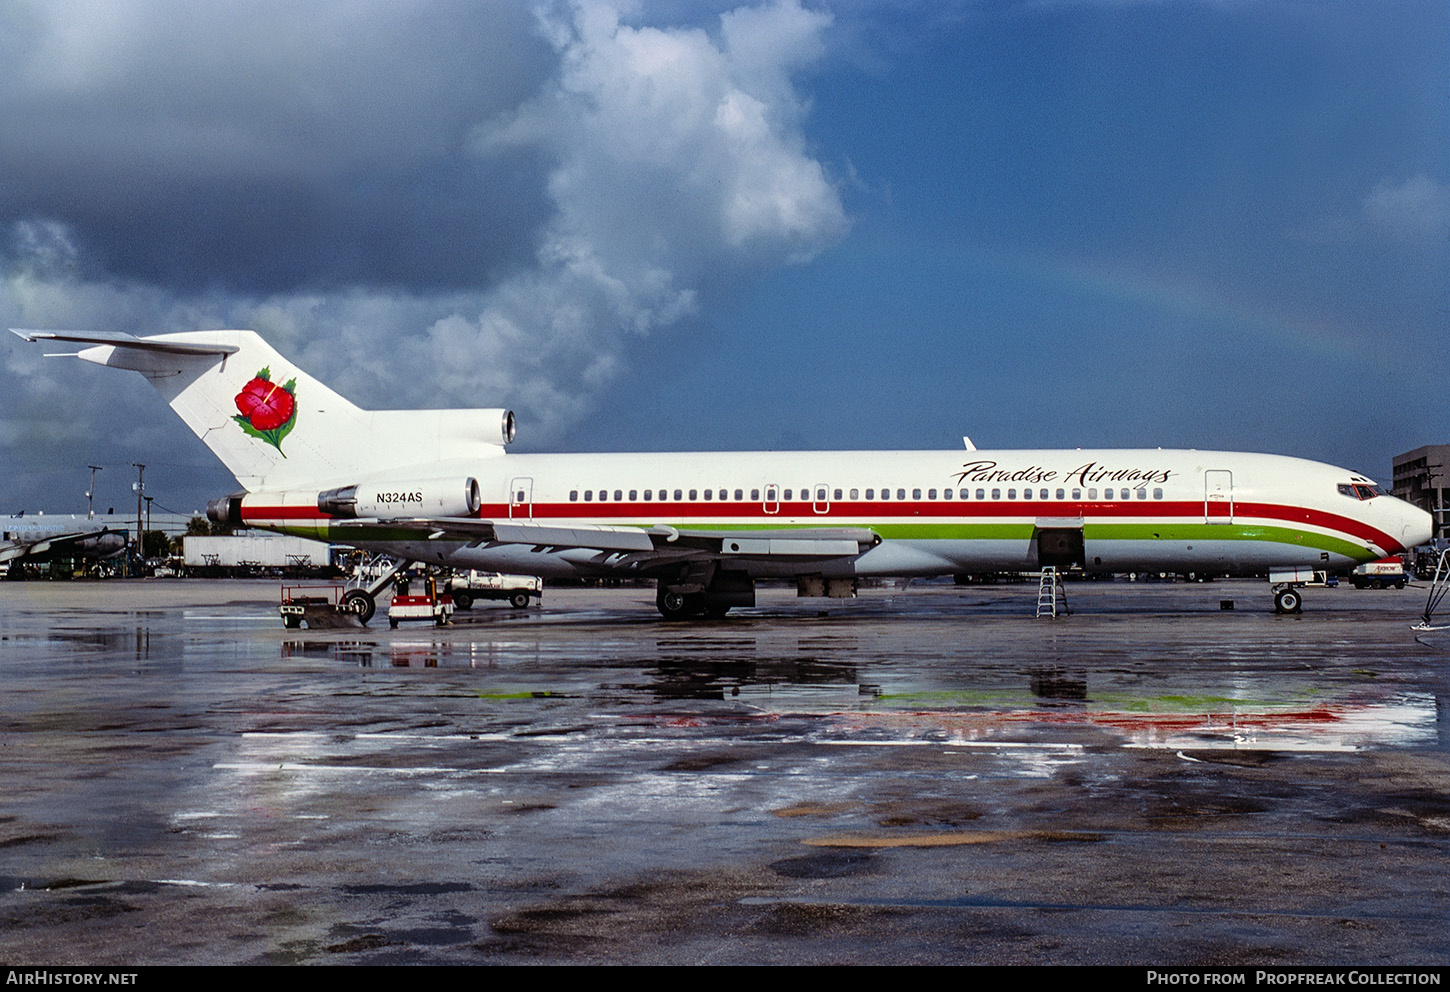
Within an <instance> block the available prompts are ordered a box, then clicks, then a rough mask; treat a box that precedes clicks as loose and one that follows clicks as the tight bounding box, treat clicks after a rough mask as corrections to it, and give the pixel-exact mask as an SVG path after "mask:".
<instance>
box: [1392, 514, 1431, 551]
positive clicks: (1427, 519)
mask: <svg viewBox="0 0 1450 992" xmlns="http://www.w3.org/2000/svg"><path fill="white" fill-rule="evenodd" d="M1404 521H1405V522H1404V528H1403V531H1402V536H1401V538H1400V543H1401V544H1403V545H1404V546H1405V547H1407V548H1413V547H1415V546H1417V545H1420V544H1429V543H1430V538H1431V537H1432V536H1433V535H1434V533H1435V518H1434V517H1432V516H1430V514H1428V513H1426V512H1425V511H1424V510H1422V509H1420V508H1419V507H1418V506H1415V505H1414V504H1412V503H1406V504H1405V512H1404Z"/></svg>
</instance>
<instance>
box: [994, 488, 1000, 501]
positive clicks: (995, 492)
mask: <svg viewBox="0 0 1450 992" xmlns="http://www.w3.org/2000/svg"><path fill="white" fill-rule="evenodd" d="M992 498H993V499H1001V498H1002V490H1000V489H993V490H992Z"/></svg>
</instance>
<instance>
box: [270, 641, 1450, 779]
mask: <svg viewBox="0 0 1450 992" xmlns="http://www.w3.org/2000/svg"><path fill="white" fill-rule="evenodd" d="M732 647H733V648H734V650H727V651H723V652H722V655H724V656H725V657H727V658H733V659H734V660H725V661H720V660H712V659H709V658H701V657H686V656H683V655H682V656H679V657H673V658H672V657H670V656H669V655H668V654H666V655H665V656H663V657H662V658H658V659H652V660H648V661H632V662H630V663H629V664H628V665H618V664H616V667H611V669H610V671H611V673H612V674H613V675H615V676H616V677H617V678H618V680H619V681H618V684H617V686H615V687H613V688H612V689H605V690H601V689H594V690H592V692H591V694H599V693H601V692H602V693H609V694H612V693H618V694H620V695H625V696H637V697H638V699H639V700H640V701H641V702H643V703H657V702H659V701H661V700H672V699H698V700H729V701H731V702H733V703H738V704H739V706H740V707H741V710H740V712H738V713H737V714H736V716H737V717H738V718H739V719H741V720H743V721H752V722H753V721H754V720H758V719H759V718H760V717H762V716H764V715H777V716H781V715H787V714H789V715H794V716H805V717H809V718H814V719H817V720H819V721H820V722H819V725H818V727H817V729H816V730H815V731H814V736H815V737H816V739H817V740H818V741H819V742H820V743H830V744H841V745H856V746H928V747H948V748H950V747H967V748H971V747H981V748H989V749H990V748H1025V749H1028V750H1031V749H1034V748H1036V749H1042V748H1048V749H1056V750H1058V751H1062V752H1064V753H1066V752H1072V751H1076V750H1080V749H1081V748H1082V747H1086V746H1090V745H1094V744H1100V743H1102V737H1103V736H1106V737H1108V738H1111V739H1116V741H1117V743H1118V744H1119V745H1120V746H1123V747H1136V748H1160V749H1166V750H1174V751H1196V750H1205V751H1207V750H1220V749H1232V750H1268V751H1321V752H1324V751H1354V750H1358V749H1361V748H1364V747H1371V746H1379V747H1403V746H1415V745H1424V744H1427V743H1433V741H1434V740H1435V736H1436V734H1437V733H1438V730H1437V716H1438V711H1437V708H1436V703H1435V697H1434V695H1433V694H1431V693H1427V692H1403V691H1398V690H1395V689H1393V688H1391V687H1387V686H1385V687H1381V686H1360V685H1340V684H1338V683H1337V682H1336V681H1335V680H1334V679H1333V678H1324V677H1322V676H1321V675H1320V674H1318V673H1313V672H1310V673H1305V674H1302V675H1301V674H1297V673H1295V674H1285V673H1283V672H1276V673H1274V674H1272V675H1270V676H1265V677H1262V678H1259V677H1253V676H1247V677H1246V676H1245V675H1244V674H1243V673H1242V672H1237V673H1231V674H1226V673H1223V672H1207V673H1196V674H1193V675H1190V676H1185V675H1184V673H1183V672H1182V671H1174V672H1172V673H1171V676H1172V678H1171V681H1172V682H1173V683H1174V684H1175V686H1178V685H1181V684H1182V683H1183V682H1184V681H1185V680H1187V681H1189V682H1190V683H1191V686H1192V687H1191V689H1190V690H1188V691H1185V690H1184V689H1182V688H1175V689H1174V690H1173V691H1168V690H1167V688H1166V685H1165V691H1164V692H1162V693H1161V694H1158V695H1150V694H1147V693H1144V692H1142V691H1141V689H1134V688H1132V687H1129V686H1126V685H1123V684H1119V682H1118V680H1116V679H1115V678H1114V676H1113V674H1111V673H1103V674H1101V675H1094V676H1092V677H1091V678H1090V677H1089V676H1088V675H1087V673H1086V672H1074V671H1065V670H1063V669H1060V668H1053V667H1037V668H1032V669H1030V670H1028V671H1026V672H1024V675H1023V683H1024V684H1023V687H1022V688H1021V689H1020V690H1013V689H1010V688H1002V687H1000V676H999V674H994V675H993V676H992V682H993V686H992V687H991V688H983V689H971V688H953V689H943V688H930V689H906V690H905V691H894V690H892V689H891V688H886V687H883V686H882V685H881V684H877V683H871V682H863V681H861V679H862V677H863V676H864V677H869V672H863V671H862V669H861V666H858V665H857V664H853V663H849V662H834V661H828V660H821V659H817V658H812V657H808V656H804V655H795V656H792V657H786V658H784V659H782V660H759V659H752V658H749V657H741V654H740V652H739V650H738V648H739V646H738V645H736V646H732ZM546 653H547V651H546V649H545V648H544V646H543V645H541V643H540V642H537V641H527V640H521V641H517V642H467V641H453V640H429V639H417V640H413V639H397V640H390V641H387V642H382V643H379V642H374V641H353V640H344V641H328V640H320V639H319V640H315V641H308V640H294V641H285V642H283V644H282V657H284V658H300V657H312V658H324V659H328V660H332V661H338V662H342V663H345V664H349V665H357V666H360V667H363V668H403V669H406V668H436V669H460V670H461V669H475V670H492V671H494V672H495V673H497V672H509V671H516V672H517V673H518V678H519V680H520V684H519V686H518V688H517V689H512V690H509V691H503V692H491V693H481V698H486V699H493V700H504V699H524V698H529V697H535V698H542V697H547V696H550V695H555V694H556V693H555V692H554V691H553V690H551V689H549V688H546V687H530V686H532V685H534V684H535V683H537V682H539V681H540V679H541V676H540V675H539V674H538V672H539V671H540V670H541V669H543V668H546V667H547V661H548V659H547V658H546V657H544V654H546ZM747 654H748V651H747ZM617 662H618V660H616V663H617ZM1215 675H1222V676H1223V677H1224V678H1225V679H1226V680H1227V681H1228V683H1229V684H1226V685H1221V684H1217V683H1215V681H1214V678H1215ZM1162 680H1163V681H1164V682H1165V683H1166V682H1168V681H1170V679H1169V673H1165V674H1164V676H1163V679H1162ZM1133 682H1134V683H1135V684H1136V683H1139V682H1141V678H1134V679H1133ZM570 694H573V693H572V692H571V693H570ZM620 716H621V718H627V719H629V720H631V721H632V722H639V721H640V720H644V721H645V722H648V720H650V719H653V717H651V716H649V714H647V713H641V714H633V715H630V714H627V713H621V714H620ZM713 717H714V719H716V720H722V719H723V720H726V721H728V720H729V719H730V716H729V715H728V714H725V713H718V712H717V713H714V714H713ZM659 719H662V720H665V721H667V722H668V721H677V720H678V714H675V713H673V712H671V713H667V714H663V715H661V716H659ZM1044 733H1046V735H1047V736H1049V737H1051V738H1052V740H1051V741H1047V740H1044Z"/></svg>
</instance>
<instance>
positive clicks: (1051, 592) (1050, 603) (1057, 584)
mask: <svg viewBox="0 0 1450 992" xmlns="http://www.w3.org/2000/svg"><path fill="white" fill-rule="evenodd" d="M1059 613H1066V614H1069V615H1070V614H1071V613H1072V610H1070V609H1068V608H1067V590H1066V589H1064V588H1063V587H1062V575H1061V574H1060V573H1059V572H1058V571H1057V566H1056V565H1048V566H1047V567H1046V568H1044V569H1043V570H1042V578H1041V579H1039V580H1038V582H1037V615H1038V616H1039V617H1055V616H1057V615H1058V614H1059Z"/></svg>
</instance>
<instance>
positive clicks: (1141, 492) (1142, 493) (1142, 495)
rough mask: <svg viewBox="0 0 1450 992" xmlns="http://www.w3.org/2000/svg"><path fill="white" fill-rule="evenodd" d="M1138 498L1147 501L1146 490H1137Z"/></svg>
mask: <svg viewBox="0 0 1450 992" xmlns="http://www.w3.org/2000/svg"><path fill="white" fill-rule="evenodd" d="M1138 498H1139V499H1147V498H1148V490H1146V489H1139V490H1138Z"/></svg>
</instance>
